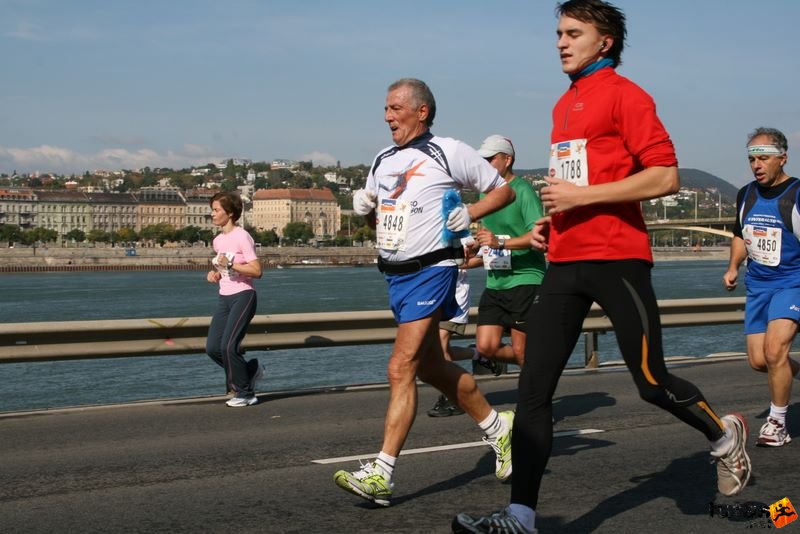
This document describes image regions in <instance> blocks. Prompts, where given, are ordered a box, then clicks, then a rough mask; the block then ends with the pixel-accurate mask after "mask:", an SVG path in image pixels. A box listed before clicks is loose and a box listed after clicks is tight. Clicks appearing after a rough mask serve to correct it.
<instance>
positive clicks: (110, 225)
mask: <svg viewBox="0 0 800 534" xmlns="http://www.w3.org/2000/svg"><path fill="white" fill-rule="evenodd" d="M86 198H87V200H88V202H89V215H90V218H91V226H92V228H93V229H94V230H100V231H102V232H108V233H111V234H113V233H114V232H118V231H119V230H120V229H122V228H130V229H132V230H133V229H135V228H136V213H137V209H136V197H134V196H133V195H131V194H130V193H86Z"/></svg>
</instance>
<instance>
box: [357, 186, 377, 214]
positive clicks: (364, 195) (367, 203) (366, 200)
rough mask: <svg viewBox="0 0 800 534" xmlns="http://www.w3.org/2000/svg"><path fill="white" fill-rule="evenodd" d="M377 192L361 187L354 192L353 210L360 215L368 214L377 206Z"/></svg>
mask: <svg viewBox="0 0 800 534" xmlns="http://www.w3.org/2000/svg"><path fill="white" fill-rule="evenodd" d="M376 198H377V196H376V195H375V193H372V192H370V191H367V190H366V189H359V190H358V191H356V192H355V193H353V211H355V212H356V213H357V214H358V215H368V214H369V213H370V212H371V211H372V210H374V209H375V207H376V206H377V204H376V202H375V199H376Z"/></svg>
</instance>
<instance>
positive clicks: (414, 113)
mask: <svg viewBox="0 0 800 534" xmlns="http://www.w3.org/2000/svg"><path fill="white" fill-rule="evenodd" d="M435 115H436V101H435V100H434V98H433V94H432V93H431V91H430V89H429V88H428V86H427V85H426V84H425V83H424V82H422V81H420V80H416V79H413V78H404V79H401V80H398V81H396V82H395V83H393V84H392V85H390V86H389V89H388V94H387V96H386V107H385V115H384V119H385V120H386V122H387V123H388V124H389V129H390V130H391V133H392V140H393V141H394V145H393V146H391V147H389V148H387V149H385V150H383V151H382V152H381V153H380V154H378V156H377V157H376V158H375V160H374V162H373V164H372V169H371V170H370V173H369V175H368V176H367V184H366V187H365V189H362V190H359V191H356V192H355V193H354V195H353V209H354V211H355V212H356V213H358V214H360V215H366V216H368V217H369V218H370V219H372V220H373V221H375V222H376V232H377V247H378V249H379V256H378V268H379V269H380V270H381V272H383V274H384V275H385V277H386V281H387V282H388V284H389V300H390V305H391V308H392V312H393V313H394V316H395V320H396V321H397V323H398V329H397V337H396V340H395V343H394V348H393V350H392V355H391V357H390V359H389V364H388V370H387V375H388V379H389V387H390V397H389V407H388V409H387V412H386V421H385V426H384V436H383V446H382V447H381V452H380V454H378V457H377V458H376V459H375V461H374V462H371V463H369V464H367V465H362V467H361V469H359V470H358V471H355V472H348V471H338V472H336V474H334V481H335V482H336V484H337V485H338V486H339V487H341V488H343V489H345V490H346V491H349V492H351V493H354V494H356V495H358V496H360V497H363V498H364V499H367V500H370V501H373V502H375V503H376V504H379V505H382V506H388V505H389V504H390V499H391V496H392V491H393V487H394V484H393V483H392V476H393V472H394V466H395V461H396V459H397V457H398V456H399V454H400V450H401V449H402V448H403V444H404V443H405V440H406V437H407V436H408V432H409V430H410V429H411V425H412V423H413V422H414V418H415V416H416V413H417V385H416V379H417V378H419V379H420V380H422V381H423V382H426V383H428V384H431V385H433V386H434V387H436V388H437V389H438V390H439V391H441V392H442V393H444V394H445V395H446V396H447V397H448V398H449V399H453V400H455V401H456V402H457V404H458V405H459V406H461V407H462V408H463V409H464V411H466V412H467V414H469V416H470V417H472V418H473V419H474V420H475V421H476V422H477V423H478V425H479V426H480V428H481V430H483V432H484V433H485V435H486V436H485V438H484V439H485V440H486V441H487V442H488V443H489V444H490V445H491V446H492V447H493V448H494V450H495V453H496V455H497V462H496V472H495V474H496V475H497V477H498V478H500V479H502V480H505V479H506V478H508V476H510V474H511V447H510V444H511V427H512V422H513V417H514V413H513V412H511V411H508V412H502V413H497V412H496V411H495V410H493V409H492V407H491V406H489V404H488V403H487V402H486V399H485V398H484V397H483V395H482V394H481V392H480V391H479V390H478V387H477V385H476V384H475V380H474V379H473V378H472V376H470V375H469V373H467V372H466V371H465V370H464V369H462V368H461V367H459V366H458V365H457V364H455V363H453V362H449V361H446V360H445V359H444V356H443V354H442V346H441V344H440V342H439V334H438V330H439V321H440V320H441V319H442V318H443V317H444V318H449V317H453V316H454V315H456V313H457V311H458V309H457V304H456V300H455V285H456V277H457V274H458V267H457V261H458V262H461V261H463V256H464V251H463V248H462V247H461V244H460V242H459V241H458V240H457V239H456V240H454V241H451V242H449V243H446V242H443V230H444V228H445V225H446V227H447V228H448V229H449V230H450V231H452V232H460V231H463V230H466V229H467V228H468V227H469V224H470V222H471V221H472V220H473V219H479V218H481V217H483V216H485V215H487V214H489V213H492V212H494V211H496V210H498V209H500V208H502V207H503V206H505V205H506V204H509V203H510V202H512V201H513V200H514V192H513V190H512V189H511V188H510V187H504V185H505V182H504V181H503V179H502V178H501V177H500V176H499V175H498V174H497V171H496V170H495V169H494V168H493V167H492V166H491V165H489V164H488V163H487V162H486V161H485V160H484V159H483V158H481V157H480V156H479V155H478V153H477V152H476V151H475V150H474V149H472V148H470V147H469V145H467V144H465V143H462V142H460V141H457V140H455V139H451V138H446V137H438V136H435V135H433V134H432V133H431V132H430V127H431V125H433V119H434V117H435ZM462 187H468V188H471V189H474V190H477V191H480V192H483V193H486V196H485V197H483V198H482V199H481V200H479V201H478V202H476V203H475V204H472V205H470V206H464V205H463V204H462V205H460V206H458V207H456V208H455V209H453V210H452V211H450V213H449V215H447V216H446V217H445V215H444V213H443V202H442V201H443V199H444V196H445V194H446V193H447V192H448V191H449V190H451V189H457V190H458V189H461V188H462Z"/></svg>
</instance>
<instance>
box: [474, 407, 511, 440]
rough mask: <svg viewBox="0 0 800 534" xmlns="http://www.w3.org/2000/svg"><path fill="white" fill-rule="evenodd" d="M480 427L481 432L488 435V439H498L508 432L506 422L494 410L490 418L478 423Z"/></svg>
mask: <svg viewBox="0 0 800 534" xmlns="http://www.w3.org/2000/svg"><path fill="white" fill-rule="evenodd" d="M478 426H479V427H481V430H483V433H484V434H486V437H487V438H489V439H497V438H498V437H500V435H501V434H503V433H505V431H506V430H507V429H506V427H505V421H504V420H503V418H502V417H500V414H499V413H497V410H495V409H492V412H491V413H490V414H489V417H487V418H486V419H484V420H483V421H481V422H480V423H478Z"/></svg>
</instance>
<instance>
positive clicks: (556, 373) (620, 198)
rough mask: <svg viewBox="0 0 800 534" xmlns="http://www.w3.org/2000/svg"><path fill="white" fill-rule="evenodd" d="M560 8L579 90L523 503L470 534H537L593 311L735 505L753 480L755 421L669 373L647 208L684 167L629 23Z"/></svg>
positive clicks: (517, 465) (523, 389) (564, 43)
mask: <svg viewBox="0 0 800 534" xmlns="http://www.w3.org/2000/svg"><path fill="white" fill-rule="evenodd" d="M556 12H557V14H558V15H559V16H560V18H559V23H558V29H557V32H556V33H557V35H558V43H557V48H558V51H559V56H560V58H561V66H562V70H563V71H564V72H565V73H566V74H568V75H569V77H570V80H571V84H570V87H569V89H568V90H567V92H566V94H564V96H562V97H561V99H560V100H559V101H558V102H557V103H556V105H555V107H554V108H553V129H552V133H551V143H552V144H551V146H550V177H549V178H547V182H548V185H547V186H546V187H544V188H542V190H541V198H542V203H543V205H544V208H545V210H546V212H547V213H548V214H549V216H548V217H545V218H543V219H541V220H540V221H537V223H536V226H534V229H533V235H532V242H533V245H534V247H535V248H537V249H539V250H543V251H544V250H547V251H548V252H549V257H548V259H549V261H550V265H549V267H548V270H547V272H546V273H545V275H544V280H543V281H542V286H541V287H540V288H539V291H538V293H537V296H536V299H535V300H534V303H533V304H532V305H531V308H530V314H529V316H528V339H527V347H526V350H525V365H524V366H523V367H522V372H521V373H520V380H519V396H518V404H517V411H516V419H515V422H514V433H513V439H512V448H513V450H514V477H513V480H512V484H511V504H510V505H509V506H508V507H506V508H505V509H503V510H502V511H500V512H497V513H495V514H491V515H489V516H485V517H471V516H469V515H467V514H460V515H458V516H457V517H456V518H455V519H454V520H453V524H452V526H453V530H454V531H458V532H463V531H467V532H492V533H497V534H501V533H511V532H513V533H530V532H535V531H536V529H535V518H536V512H535V509H536V506H537V503H538V499H539V488H540V485H541V481H542V477H543V475H544V471H545V466H546V465H547V461H548V459H549V457H550V452H551V450H552V445H553V423H552V418H551V416H552V408H553V394H554V392H555V390H556V386H557V384H558V379H559V377H560V376H561V372H562V371H563V369H564V366H565V365H566V363H567V360H568V359H569V356H570V354H571V353H572V349H573V348H574V347H575V344H576V342H577V340H578V337H579V336H580V333H581V327H582V325H583V320H584V318H585V317H586V315H587V313H588V312H589V308H590V307H591V305H592V303H593V302H597V303H598V304H599V305H600V306H601V307H602V308H603V310H604V311H605V313H606V315H607V316H608V317H609V319H610V320H611V323H612V324H613V325H614V331H615V334H616V336H617V341H618V343H619V346H620V352H621V353H622V356H623V358H624V360H625V363H626V365H627V366H628V369H629V370H630V372H631V374H632V375H633V379H634V382H635V384H636V386H637V388H638V390H639V395H640V396H641V397H642V398H643V399H644V400H646V401H648V402H651V403H653V404H655V405H656V406H659V407H661V408H663V409H665V410H667V411H669V412H670V413H672V414H673V415H675V416H676V417H678V418H679V419H680V420H682V421H684V422H685V423H687V424H689V425H691V426H692V427H694V428H696V429H697V430H699V431H700V432H702V433H703V435H705V437H706V438H707V439H708V440H709V442H710V444H711V450H712V452H711V454H712V456H713V457H714V459H715V460H716V462H717V478H718V484H717V486H718V489H719V491H720V493H722V494H723V495H735V494H737V493H739V492H740V491H741V490H742V488H744V486H745V485H746V484H747V481H748V480H749V478H750V459H749V457H748V456H747V453H746V452H745V440H746V436H747V426H746V423H745V421H744V418H743V417H742V416H740V415H726V416H725V417H722V418H720V417H718V416H717V414H716V413H715V412H714V411H713V410H712V409H711V407H710V406H709V404H708V403H707V402H706V400H705V398H704V397H703V394H702V393H701V392H700V390H699V389H697V387H695V386H694V385H693V384H691V383H689V382H687V381H685V380H682V379H680V378H678V377H676V376H674V375H672V374H670V373H669V372H668V371H667V367H666V365H665V363H664V355H663V352H662V345H661V322H660V317H659V310H658V305H657V302H656V297H655V295H654V293H653V288H652V284H651V280H650V269H651V267H652V263H653V258H652V253H651V250H650V246H649V239H648V235H647V229H646V227H645V224H644V219H643V217H642V213H641V210H640V208H639V202H640V201H642V200H647V199H650V198H657V197H661V196H664V195H667V194H670V193H674V192H676V191H677V190H678V188H679V176H678V162H677V159H676V156H675V150H674V147H673V145H672V141H671V140H670V138H669V135H668V134H667V132H666V130H665V129H664V127H663V125H662V124H661V121H660V120H659V118H658V116H657V115H656V111H655V104H654V103H653V99H652V98H651V97H650V96H649V95H648V94H647V93H645V92H644V91H643V90H642V89H641V88H640V87H639V86H637V85H636V84H634V83H633V82H631V81H630V80H628V79H626V78H623V77H622V76H620V75H619V74H617V72H616V67H617V66H618V65H619V64H620V57H621V54H622V49H623V45H624V41H625V35H626V29H625V15H624V14H623V13H622V11H620V10H619V9H618V8H616V7H615V6H613V5H611V4H609V3H607V2H603V1H601V0H570V1H568V2H564V3H562V4H559V5H558V8H557V10H556Z"/></svg>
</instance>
